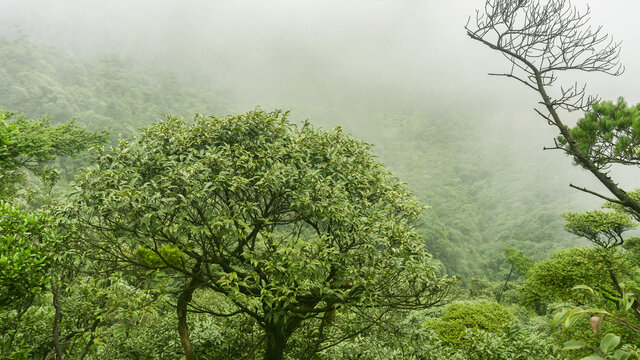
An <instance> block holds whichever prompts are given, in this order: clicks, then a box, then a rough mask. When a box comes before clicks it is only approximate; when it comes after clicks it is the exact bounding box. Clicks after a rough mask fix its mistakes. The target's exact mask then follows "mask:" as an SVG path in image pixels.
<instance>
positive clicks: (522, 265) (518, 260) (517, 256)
mask: <svg viewBox="0 0 640 360" xmlns="http://www.w3.org/2000/svg"><path fill="white" fill-rule="evenodd" d="M504 254H505V256H506V259H505V262H506V263H507V264H509V265H511V269H510V270H509V274H508V275H507V278H506V279H505V281H504V285H502V289H501V290H500V293H499V294H498V297H497V299H496V301H497V302H498V303H500V301H501V300H502V295H503V294H504V291H505V290H506V289H507V284H508V283H509V280H510V279H511V275H513V273H514V272H515V273H516V274H520V275H525V274H526V273H527V271H529V269H531V267H532V266H533V261H531V259H529V258H528V257H527V256H526V255H525V254H524V253H523V252H522V250H518V249H513V248H506V249H504Z"/></svg>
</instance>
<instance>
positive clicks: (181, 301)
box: [176, 263, 200, 360]
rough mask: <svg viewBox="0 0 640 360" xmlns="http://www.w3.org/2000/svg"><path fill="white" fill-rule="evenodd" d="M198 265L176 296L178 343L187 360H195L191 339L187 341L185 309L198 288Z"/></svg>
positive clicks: (187, 330) (187, 327)
mask: <svg viewBox="0 0 640 360" xmlns="http://www.w3.org/2000/svg"><path fill="white" fill-rule="evenodd" d="M199 271H200V264H199V263H198V264H197V265H196V267H194V272H193V274H192V277H191V281H189V284H187V286H186V287H185V288H184V289H183V290H182V292H181V293H180V296H178V304H177V309H176V310H177V314H178V334H179V335H180V343H181V344H182V349H183V350H184V354H185V356H186V359H187V360H195V359H196V353H195V351H194V349H193V344H192V343H191V339H189V325H188V324H187V307H188V306H189V303H190V302H191V298H192V297H193V292H194V291H195V290H196V289H197V288H198V286H200V280H199V275H198V274H199Z"/></svg>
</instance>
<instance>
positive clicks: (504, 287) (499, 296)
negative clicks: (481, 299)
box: [496, 265, 513, 304]
mask: <svg viewBox="0 0 640 360" xmlns="http://www.w3.org/2000/svg"><path fill="white" fill-rule="evenodd" d="M511 274H513V265H512V266H511V271H509V275H507V280H505V281H504V285H502V290H500V293H499V294H498V298H497V299H496V300H497V302H498V304H500V300H502V294H504V291H505V290H506V289H507V284H508V283H509V279H511Z"/></svg>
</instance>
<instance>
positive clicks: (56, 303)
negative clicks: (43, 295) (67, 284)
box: [51, 280, 64, 360]
mask: <svg viewBox="0 0 640 360" xmlns="http://www.w3.org/2000/svg"><path fill="white" fill-rule="evenodd" d="M51 292H52V293H53V307H54V308H55V310H56V313H55V315H54V317H53V346H54V348H55V349H56V355H57V357H58V360H63V359H64V356H63V354H62V347H61V346H60V323H61V322H62V307H61V306H60V291H59V289H58V285H56V284H54V282H53V280H51Z"/></svg>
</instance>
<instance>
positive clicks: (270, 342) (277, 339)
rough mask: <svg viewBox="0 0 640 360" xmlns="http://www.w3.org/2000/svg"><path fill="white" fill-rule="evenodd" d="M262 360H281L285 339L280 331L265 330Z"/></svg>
mask: <svg viewBox="0 0 640 360" xmlns="http://www.w3.org/2000/svg"><path fill="white" fill-rule="evenodd" d="M265 340H266V344H265V352H264V358H263V359H264V360H282V358H283V356H284V348H285V346H286V345H287V337H286V335H285V334H283V333H282V330H281V329H277V328H276V329H271V330H267V334H266V339H265Z"/></svg>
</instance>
